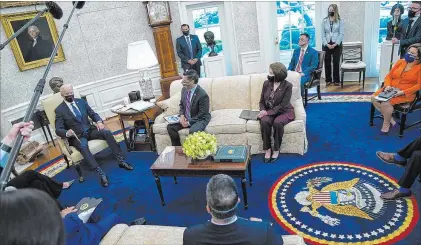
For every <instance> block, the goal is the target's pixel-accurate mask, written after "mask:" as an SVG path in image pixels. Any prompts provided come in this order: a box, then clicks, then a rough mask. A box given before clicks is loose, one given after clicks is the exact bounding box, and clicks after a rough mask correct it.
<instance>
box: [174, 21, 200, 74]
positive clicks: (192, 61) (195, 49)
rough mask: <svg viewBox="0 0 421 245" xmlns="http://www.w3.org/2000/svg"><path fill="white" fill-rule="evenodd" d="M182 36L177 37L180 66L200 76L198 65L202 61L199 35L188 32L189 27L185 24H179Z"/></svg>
mask: <svg viewBox="0 0 421 245" xmlns="http://www.w3.org/2000/svg"><path fill="white" fill-rule="evenodd" d="M181 32H183V36H181V37H179V38H177V41H176V49H177V55H178V57H179V58H180V60H181V67H182V68H183V70H184V71H187V70H195V71H196V73H197V74H198V76H199V77H200V66H201V65H202V62H201V61H200V58H202V44H200V41H199V37H198V36H196V35H191V34H190V27H189V25H187V24H183V25H181Z"/></svg>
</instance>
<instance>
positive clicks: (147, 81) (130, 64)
mask: <svg viewBox="0 0 421 245" xmlns="http://www.w3.org/2000/svg"><path fill="white" fill-rule="evenodd" d="M157 64H158V60H157V59H156V56H155V54H154V52H153V50H152V48H151V46H150V45H149V43H148V41H146V40H142V41H138V42H133V43H129V45H128V51H127V69H129V70H139V71H140V74H141V78H140V80H139V84H140V88H141V90H142V91H141V94H142V95H141V97H142V100H151V99H154V98H155V95H154V94H153V87H152V80H151V78H150V77H149V76H148V68H150V67H152V66H156V65H157ZM142 69H144V72H143V73H142V72H141V70H142Z"/></svg>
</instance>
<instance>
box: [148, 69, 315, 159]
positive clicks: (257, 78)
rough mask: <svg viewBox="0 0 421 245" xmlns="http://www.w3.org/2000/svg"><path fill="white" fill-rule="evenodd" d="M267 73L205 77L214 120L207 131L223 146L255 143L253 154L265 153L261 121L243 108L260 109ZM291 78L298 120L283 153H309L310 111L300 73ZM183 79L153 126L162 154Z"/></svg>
mask: <svg viewBox="0 0 421 245" xmlns="http://www.w3.org/2000/svg"><path fill="white" fill-rule="evenodd" d="M266 79H267V74H253V75H240V76H228V77H219V78H201V79H199V85H200V86H201V87H202V88H203V89H204V90H205V91H206V92H207V94H208V95H209V98H210V113H211V121H210V123H209V124H208V126H207V127H206V129H205V131H206V132H208V133H212V134H215V135H216V138H217V140H218V144H219V145H247V144H248V145H251V153H252V154H257V153H261V152H263V141H262V137H261V134H260V124H259V122H258V121H252V120H249V121H247V120H244V119H241V118H239V116H240V114H241V112H242V110H243V109H249V110H259V100H260V94H261V91H262V87H263V83H264V81H265V80H266ZM287 80H288V81H289V82H290V83H292V85H293V89H292V97H291V104H292V105H293V106H294V110H295V120H294V121H292V122H290V123H289V124H287V125H286V126H285V132H284V136H283V138H282V145H281V153H297V154H301V155H303V154H304V153H306V152H307V136H306V112H305V110H304V106H303V102H302V99H301V94H300V75H299V74H298V73H296V72H291V71H288V77H287ZM181 89H182V85H181V80H177V81H174V82H172V83H171V87H170V98H169V99H167V100H164V101H161V102H158V105H159V106H161V107H162V108H163V109H164V110H165V111H164V113H163V114H161V115H160V116H158V117H157V118H156V120H155V124H154V125H153V132H154V133H155V140H156V145H157V151H158V153H161V152H162V151H163V150H164V149H165V147H166V146H169V145H171V140H170V137H169V135H168V132H167V123H166V121H165V119H164V116H167V115H174V114H178V111H179V107H178V106H179V103H180V97H181ZM188 133H189V131H188V129H183V130H181V131H179V134H180V138H181V141H182V142H183V141H184V140H185V138H186V137H187V135H188Z"/></svg>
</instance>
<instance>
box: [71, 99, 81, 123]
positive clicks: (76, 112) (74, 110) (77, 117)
mask: <svg viewBox="0 0 421 245" xmlns="http://www.w3.org/2000/svg"><path fill="white" fill-rule="evenodd" d="M71 105H72V109H73V112H74V113H75V116H76V119H77V120H79V121H82V114H80V111H79V110H78V109H77V108H76V106H75V102H73V103H71Z"/></svg>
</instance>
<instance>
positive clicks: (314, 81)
mask: <svg viewBox="0 0 421 245" xmlns="http://www.w3.org/2000/svg"><path fill="white" fill-rule="evenodd" d="M317 53H318V54H319V64H318V65H317V69H316V70H314V71H313V72H312V73H311V80H310V81H309V82H307V83H305V84H304V107H307V102H308V101H310V100H312V99H315V98H316V97H317V98H318V99H319V100H321V99H322V96H321V94H320V77H321V76H322V72H323V63H324V60H325V51H318V52H317ZM314 87H317V95H314V96H312V97H310V98H308V90H309V89H310V88H314Z"/></svg>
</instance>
